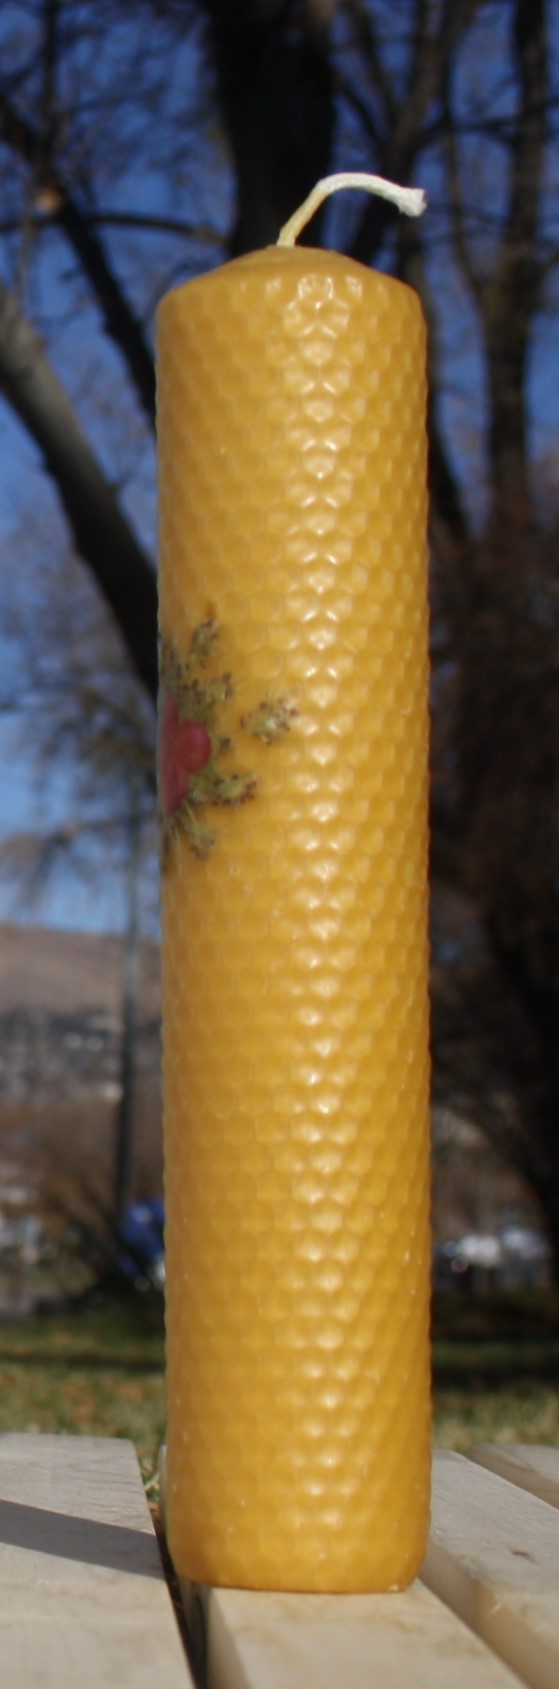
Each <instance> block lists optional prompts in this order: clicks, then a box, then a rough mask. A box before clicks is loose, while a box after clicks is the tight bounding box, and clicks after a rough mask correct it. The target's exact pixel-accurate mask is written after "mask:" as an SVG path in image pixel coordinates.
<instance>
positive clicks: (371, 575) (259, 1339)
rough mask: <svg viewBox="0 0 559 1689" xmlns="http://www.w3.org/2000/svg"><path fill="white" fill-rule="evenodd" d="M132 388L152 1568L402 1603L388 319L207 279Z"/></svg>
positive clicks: (422, 1190) (413, 1564) (299, 289)
mask: <svg viewBox="0 0 559 1689" xmlns="http://www.w3.org/2000/svg"><path fill="white" fill-rule="evenodd" d="M158 395H159V396H158V406H159V455H160V499H161V562H160V568H161V585H160V593H161V598H160V603H161V633H162V642H163V651H164V668H163V686H164V693H163V698H162V705H161V709H162V719H163V720H164V722H165V724H166V725H165V735H166V737H165V735H164V748H163V750H162V753H161V764H160V769H162V770H163V774H161V775H160V778H161V779H162V780H164V790H163V795H162V804H163V808H164V809H165V810H166V814H165V816H164V819H163V830H164V856H163V860H164V870H163V974H164V1009H163V1043H164V1130H165V1165H166V1174H165V1177H166V1210H167V1275H168V1280H167V1333H168V1340H167V1378H168V1503H167V1509H168V1532H169V1542H170V1549H171V1553H172V1556H173V1559H174V1561H175V1565H176V1567H177V1569H178V1571H179V1573H180V1574H181V1575H183V1576H187V1577H190V1578H193V1579H195V1580H197V1581H200V1582H204V1583H215V1584H230V1585H237V1586H249V1587H254V1588H272V1589H274V1588H275V1589H299V1590H324V1591H328V1590H332V1591H365V1590H370V1591H374V1590H385V1589H389V1588H391V1587H402V1586H403V1585H405V1584H406V1583H408V1582H409V1581H410V1580H411V1579H412V1577H413V1576H414V1575H415V1573H416V1571H417V1569H418V1567H419V1564H420V1562H421V1559H422V1556H423V1552H424V1546H425V1540H426V1533H427V1525H428V1508H429V1436H430V1410H429V1344H428V1301H429V1271H430V1239H429V1196H428V1185H429V1177H428V1166H429V1160H428V1078H429V1062H428V997H427V938H426V926H427V673H428V667H427V608H426V540H425V530H426V486H425V479H426V478H425V461H426V444H425V331H424V324H423V319H422V314H421V309H420V306H419V302H418V300H417V298H416V296H415V294H414V293H413V292H412V291H411V290H409V289H408V288H406V287H405V286H403V285H402V284H400V283H398V282H395V281H393V280H391V279H389V278H387V277H385V276H383V275H379V274H376V273H373V272H370V271H368V270H366V269H365V268H364V267H362V266H361V265H358V264H356V263H353V262H352V261H350V260H348V259H345V258H342V257H340V256H339V255H338V254H335V253H331V252H320V251H314V252H313V251H310V250H309V249H304V248H294V249H292V250H282V249H278V248H270V249H267V250H266V251H263V252H261V253H257V254H253V255H250V256H248V257H245V258H241V259H238V260H236V261H235V262H233V263H231V264H228V265H226V266H225V267H224V268H222V269H220V270H218V271H216V272H214V273H212V274H210V275H207V276H204V277H202V278H201V279H198V280H195V281H194V282H191V283H189V284H187V285H186V286H184V287H181V288H178V289H177V290H176V291H174V292H173V293H171V294H169V295H168V296H167V298H166V299H165V300H164V302H163V304H162V306H161V308H160V311H159V327H158ZM200 630H202V631H200ZM169 698H170V699H171V702H169ZM192 721H194V722H195V724H196V725H195V727H194V728H192ZM173 735H174V737H173ZM181 736H182V737H181ZM225 741H228V743H225ZM210 743H211V750H212V756H211V759H210V760H209V761H207V762H206V766H205V767H204V768H203V769H202V771H201V772H200V770H198V772H195V773H190V774H188V773H187V774H186V776H185V777H184V780H183V786H184V787H185V792H184V794H183V796H182V798H181V799H180V802H179V801H178V800H179V796H180V791H181V783H180V775H181V768H180V763H181V755H182V754H183V750H184V755H185V757H186V763H187V764H188V759H189V757H190V764H189V766H190V768H192V766H193V764H195V763H196V760H197V759H198V761H200V760H201V759H202V758H203V757H208V755H209V747H210ZM169 747H170V748H169ZM192 747H194V749H193V748H192ZM177 769H178V772H177ZM205 781H206V782H207V784H206V785H205V784H204V782H205ZM204 794H206V797H205V796H204ZM199 828H200V829H201V832H199V831H198V829H199Z"/></svg>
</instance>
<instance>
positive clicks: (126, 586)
mask: <svg viewBox="0 0 559 1689" xmlns="http://www.w3.org/2000/svg"><path fill="white" fill-rule="evenodd" d="M0 390H1V391H2V392H3V393H4V395H5V397H6V399H7V400H8V402H9V404H10V405H11V406H12V408H13V409H14V410H15V411H16V413H17V415H18V416H19V418H20V420H21V421H22V422H23V423H24V424H25V427H26V428H27V429H28V430H29V433H30V434H31V435H32V437H33V439H34V440H35V442H36V444H37V445H38V446H39V448H40V451H41V452H42V455H43V458H44V462H45V466H46V468H47V470H48V473H49V475H51V476H52V479H53V481H54V482H55V484H56V487H57V489H58V492H59V495H60V499H61V502H62V505H63V507H64V510H65V512H66V515H67V517H68V521H69V523H70V528H71V530H72V533H73V536H74V540H75V544H76V547H77V549H78V551H79V553H80V555H81V557H82V558H83V560H84V562H85V563H86V564H87V566H88V568H89V569H90V570H91V572H92V574H93V575H94V576H95V579H96V581H97V584H98V586H99V587H100V589H101V592H102V593H103V595H104V597H105V599H106V601H107V603H108V605H109V606H110V609H111V610H112V612H113V615H114V617H115V619H116V622H117V625H118V627H119V628H120V632H121V634H122V637H123V639H124V642H125V644H126V645H127V647H128V651H129V654H130V657H131V660H132V664H133V666H134V668H135V670H136V673H137V674H138V676H139V678H140V679H141V680H142V682H143V684H144V686H145V687H147V690H148V692H149V693H150V694H151V696H152V697H155V693H156V689H157V639H156V627H157V591H156V583H155V574H154V571H153V569H152V567H151V564H150V563H149V561H148V558H147V557H146V554H145V552H144V551H143V550H142V547H141V546H140V544H139V542H138V540H137V539H136V538H135V535H134V534H133V532H132V529H131V528H130V527H129V524H128V522H127V521H126V518H125V517H124V516H123V514H122V511H121V509H120V506H119V504H118V502H117V499H116V497H115V494H114V492H113V490H112V487H111V486H110V485H109V483H108V481H107V480H106V479H105V476H104V475H103V472H102V470H101V469H100V467H99V465H98V463H97V460H96V458H95V456H94V454H93V452H92V450H91V447H90V446H89V444H88V442H87V440H86V438H85V435H84V434H83V433H82V430H81V428H80V425H79V422H78V420H77V418H76V416H75V413H74V411H73V408H72V405H71V403H70V400H69V398H68V395H67V394H66V392H65V391H64V388H63V387H62V385H61V383H60V382H59V380H58V377H57V376H56V375H55V372H54V370H53V369H52V367H51V365H50V364H49V361H48V358H47V357H46V354H45V352H44V350H43V347H42V345H41V342H40V341H39V340H38V338H37V336H36V334H35V333H34V331H33V329H32V328H31V327H30V325H29V323H28V322H27V321H26V319H25V318H24V317H23V316H22V313H21V311H20V308H19V305H18V303H17V300H16V299H15V298H14V297H13V295H12V294H10V293H9V292H8V291H7V289H6V288H4V287H3V285H2V284H1V283H0Z"/></svg>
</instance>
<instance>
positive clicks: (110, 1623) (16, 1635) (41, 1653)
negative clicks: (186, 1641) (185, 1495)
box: [0, 1433, 192, 1689]
mask: <svg viewBox="0 0 559 1689" xmlns="http://www.w3.org/2000/svg"><path fill="white" fill-rule="evenodd" d="M0 1660H1V1662H2V1663H1V1668H0V1681H1V1682H2V1684H5V1685H6V1689H78V1686H79V1689H189V1686H190V1685H191V1684H192V1679H191V1676H190V1672H189V1669H188V1666H187V1663H186V1658H185V1654H184V1649H183V1645H182V1641H181V1638H180V1635H179V1631H178V1628H177V1624H176V1621H175V1616H174V1612H173V1608H172V1604H171V1601H170V1597H169V1593H168V1589H167V1585H166V1582H165V1579H164V1576H163V1572H162V1567H161V1559H160V1555H159V1549H158V1546H157V1541H156V1537H155V1533H154V1531H153V1526H152V1523H151V1518H150V1514H149V1508H148V1506H147V1503H146V1500H145V1496H144V1491H143V1486H142V1481H141V1477H140V1473H139V1468H138V1463H137V1460H136V1455H135V1453H134V1450H133V1448H132V1444H131V1443H127V1442H121V1441H119V1440H117V1439H114V1440H113V1439H110V1438H104V1437H99V1438H97V1437H47V1436H45V1437H34V1436H30V1435H22V1436H18V1435H12V1434H9V1433H5V1434H4V1435H0Z"/></svg>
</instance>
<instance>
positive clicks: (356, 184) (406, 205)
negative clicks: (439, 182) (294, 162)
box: [277, 170, 427, 246]
mask: <svg viewBox="0 0 559 1689" xmlns="http://www.w3.org/2000/svg"><path fill="white" fill-rule="evenodd" d="M340 188H364V189H365V191H366V193H369V194H379V196H380V198H381V199H390V200H392V203H393V205H397V207H398V210H399V211H403V212H405V214H406V216H407V217H421V214H422V212H423V211H425V208H426V205H427V194H426V193H425V191H424V189H423V188H401V187H399V185H398V183H397V182H387V181H386V180H385V177H384V176H370V175H369V173H368V171H366V170H342V171H340V172H339V174H338V175H337V176H323V177H322V181H320V182H317V183H316V186H315V187H314V188H313V189H312V192H311V193H310V194H309V195H308V198H307V199H306V200H304V202H303V204H302V205H300V206H299V209H298V211H294V212H293V216H292V217H290V218H289V221H288V222H287V223H284V225H283V229H280V232H279V235H278V240H277V244H278V246H294V245H295V241H296V240H297V236H298V235H300V233H301V230H302V229H304V228H305V224H306V223H309V222H310V220H311V217H312V216H314V213H315V211H318V207H319V205H322V203H323V200H325V199H328V196H329V194H336V193H338V191H339V189H340Z"/></svg>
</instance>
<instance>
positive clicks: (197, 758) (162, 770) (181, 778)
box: [159, 697, 212, 815]
mask: <svg viewBox="0 0 559 1689" xmlns="http://www.w3.org/2000/svg"><path fill="white" fill-rule="evenodd" d="M211 754H212V741H211V737H210V734H209V733H208V729H207V727H204V723H203V722H202V721H181V719H180V715H179V709H178V704H177V702H176V700H175V698H170V697H167V698H166V699H165V702H164V704H163V708H162V710H161V715H160V725H159V785H160V794H161V805H162V809H163V812H164V814H165V815H172V813H173V811H174V810H175V809H178V807H179V804H180V803H182V800H183V798H185V797H186V794H187V792H188V788H189V784H190V776H191V774H197V773H198V771H199V770H200V769H201V768H204V767H205V765H206V763H207V762H209V759H210V757H211Z"/></svg>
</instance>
